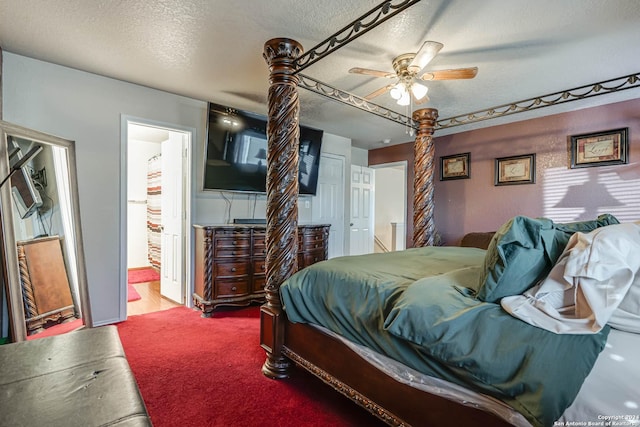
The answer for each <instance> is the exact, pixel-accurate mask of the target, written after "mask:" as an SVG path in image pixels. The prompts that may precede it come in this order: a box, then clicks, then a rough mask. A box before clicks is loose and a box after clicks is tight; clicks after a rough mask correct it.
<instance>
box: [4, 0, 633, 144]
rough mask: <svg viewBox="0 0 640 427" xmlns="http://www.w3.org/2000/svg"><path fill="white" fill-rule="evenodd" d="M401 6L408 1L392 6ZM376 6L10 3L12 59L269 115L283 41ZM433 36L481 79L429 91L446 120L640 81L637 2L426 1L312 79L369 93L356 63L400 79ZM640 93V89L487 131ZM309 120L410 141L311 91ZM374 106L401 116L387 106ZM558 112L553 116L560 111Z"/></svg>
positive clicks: (157, 0) (328, 31) (240, 1)
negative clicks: (403, 64)
mask: <svg viewBox="0 0 640 427" xmlns="http://www.w3.org/2000/svg"><path fill="white" fill-rule="evenodd" d="M393 3H394V4H397V3H399V1H397V0H396V1H394V2H393ZM378 4H380V1H378V0H375V1H374V0H358V1H348V2H346V1H344V0H322V1H317V0H290V1H283V0H271V1H261V0H236V1H225V0H199V1H198V0H126V1H125V0H112V1H86V0H56V1H50V0H2V1H0V46H2V48H3V49H4V50H5V51H8V52H12V53H16V54H19V55H24V56H28V57H32V58H36V59H40V60H44V61H48V62H52V63H56V64H60V65H64V66H68V67H72V68H77V69H80V70H84V71H88V72H92V73H96V74H100V75H103V76H108V77H112V78H115V79H120V80H125V81H129V82H133V83H137V84H141V85H145V86H149V87H152V88H157V89H161V90H164V91H168V92H172V93H176V94H180V95H185V96H188V97H192V98H196V99H201V100H204V101H213V102H216V103H219V104H224V105H229V106H232V107H236V108H240V109H245V110H249V111H253V112H256V113H260V114H265V113H266V98H267V91H268V81H267V79H268V70H267V66H266V64H265V61H264V59H263V58H262V50H263V46H264V42H265V41H266V40H269V39H271V38H274V37H289V38H292V39H294V40H297V41H298V42H300V43H301V44H302V45H303V46H304V47H305V48H306V49H310V48H311V47H313V46H315V45H317V44H318V43H320V42H321V41H323V40H324V39H326V38H327V37H329V36H330V35H332V34H334V33H335V32H336V31H337V30H338V29H340V28H342V27H343V26H345V25H347V24H349V23H351V22H352V21H353V20H354V19H356V18H357V17H359V16H361V15H362V14H364V13H365V12H367V11H368V10H370V9H371V8H373V7H374V6H376V5H378ZM425 40H434V41H439V42H441V43H443V44H444V48H443V49H442V50H441V51H440V53H439V54H438V55H437V56H436V57H435V59H434V60H433V61H431V63H430V64H429V65H428V67H427V68H426V69H427V70H440V69H448V68H458V67H471V66H477V67H478V69H479V71H478V75H477V77H476V78H475V79H472V80H458V81H434V82H429V84H428V86H429V96H430V98H431V101H430V102H429V103H428V104H426V105H424V106H428V107H433V108H437V109H438V110H439V113H440V118H448V117H452V116H455V115H459V114H464V113H468V112H471V111H476V110H481V109H485V108H489V107H492V106H495V105H500V104H504V103H508V102H513V101H519V100H523V99H527V98H531V97H534V96H539V95H544V94H548V93H553V92H557V91H561V90H564V89H569V88H573V87H577V86H582V85H587V84H591V83H595V82H598V81H602V80H607V79H611V78H615V77H620V76H624V75H627V74H633V73H638V72H640V61H639V60H638V58H640V43H638V41H639V40H640V2H639V1H637V0H616V1H610V0H562V1H557V0H537V1H535V2H532V1H530V0H482V1H467V0H422V1H420V2H419V3H417V4H415V5H413V6H411V7H410V8H409V9H407V10H406V11H404V12H402V13H401V14H399V15H398V16H396V17H394V18H392V19H391V20H389V21H387V22H385V23H383V24H381V25H380V26H378V27H377V28H375V29H373V30H372V31H370V32H369V33H367V34H365V35H363V36H362V37H360V38H358V39H357V40H355V41H353V42H351V43H350V44H348V45H346V46H343V47H342V48H340V49H339V50H337V51H335V52H334V53H332V54H331V55H329V56H327V57H326V58H324V59H322V60H321V61H320V62H318V63H317V64H315V65H313V66H311V67H309V68H308V69H307V70H305V71H304V74H306V75H309V76H311V77H314V78H316V79H318V80H320V81H322V82H324V83H327V84H330V85H332V86H334V87H337V88H340V89H343V90H346V91H349V92H352V93H354V94H357V95H360V96H364V95H366V94H368V93H370V92H372V91H373V90H375V89H377V88H379V87H381V86H383V85H386V84H388V81H387V80H385V79H381V78H374V77H367V76H362V75H354V74H349V73H348V72H347V71H348V70H349V68H351V67H355V66H358V67H363V68H373V69H379V70H383V71H387V70H388V71H392V68H391V61H392V59H393V58H394V57H395V56H397V55H398V54H401V53H406V52H415V51H416V50H417V49H418V48H419V46H420V45H421V44H422V42H423V41H425ZM635 97H640V89H632V90H628V91H624V92H620V93H618V94H613V95H605V96H602V97H597V98H592V99H591V100H589V101H585V102H583V101H580V102H577V103H569V104H567V105H566V106H564V107H553V108H551V109H546V110H549V111H543V110H538V111H537V112H536V113H535V114H532V113H527V114H525V115H520V116H518V117H516V116H511V117H509V118H508V119H497V120H496V121H488V122H484V123H481V124H478V125H472V126H465V127H459V128H452V129H449V130H443V131H442V133H441V134H446V133H451V132H457V131H461V130H466V129H470V128H474V127H479V126H488V125H492V124H495V123H500V122H505V121H506V120H514V119H517V118H524V117H533V116H537V115H540V114H546V113H551V112H558V111H560V110H566V109H569V108H577V107H582V106H590V105H597V104H601V103H606V102H613V101H618V100H622V99H628V98H635ZM300 98H301V116H300V120H301V122H302V123H303V124H305V125H308V126H314V127H318V128H321V129H324V130H325V131H327V132H330V133H333V134H337V135H341V136H345V137H348V138H352V139H353V142H354V145H355V146H359V147H362V148H375V147H379V146H381V145H382V142H381V141H382V140H383V139H391V143H392V144H394V143H400V142H405V141H408V140H410V139H412V138H411V137H410V136H408V135H407V134H406V129H404V128H403V126H402V125H399V124H396V123H394V122H391V121H389V120H386V119H383V118H378V117H375V116H371V115H368V114H366V113H363V112H361V111H359V110H357V109H354V108H352V107H349V106H346V105H342V104H340V103H337V102H335V101H332V100H329V99H327V98H325V97H322V96H319V95H317V94H314V93H312V92H309V91H306V90H304V89H301V94H300ZM374 101H375V102H376V103H378V104H380V105H382V106H384V107H386V108H390V109H392V110H394V111H397V112H399V113H402V114H407V110H406V109H405V107H399V106H397V105H396V104H395V103H394V101H393V100H392V99H391V98H390V97H389V96H388V95H383V96H381V97H379V98H376V99H375V100H374ZM554 109H555V110H554Z"/></svg>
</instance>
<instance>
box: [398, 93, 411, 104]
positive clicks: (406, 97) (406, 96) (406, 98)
mask: <svg viewBox="0 0 640 427" xmlns="http://www.w3.org/2000/svg"><path fill="white" fill-rule="evenodd" d="M410 102H411V95H409V92H407V91H406V90H405V91H404V92H402V96H401V97H400V99H398V105H403V106H404V105H409V103H410Z"/></svg>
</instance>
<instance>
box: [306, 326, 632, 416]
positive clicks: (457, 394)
mask: <svg viewBox="0 0 640 427" xmlns="http://www.w3.org/2000/svg"><path fill="white" fill-rule="evenodd" d="M313 326H315V327H317V328H318V329H320V330H322V331H323V332H324V333H326V334H328V335H331V336H333V337H335V338H337V339H339V340H340V341H342V342H343V343H345V344H346V345H347V346H349V347H350V348H351V349H352V350H353V351H355V352H356V353H358V354H359V355H360V356H361V357H362V358H364V359H365V360H367V361H368V362H369V363H371V364H372V365H374V366H376V367H377V368H378V369H380V370H381V371H383V372H385V373H386V374H387V375H389V376H391V377H393V378H395V379H396V380H397V381H399V382H401V383H404V384H408V385H410V386H412V387H415V388H418V389H420V390H424V391H427V392H430V393H434V394H438V395H440V396H443V397H445V398H447V399H450V400H453V401H455V402H458V403H460V404H462V405H466V406H472V407H476V408H479V409H483V410H485V411H487V412H490V413H493V414H495V415H497V416H499V417H501V418H502V419H504V420H506V421H508V422H509V423H511V424H512V425H514V426H518V427H531V424H530V423H529V421H527V419H526V418H525V417H524V416H522V414H520V413H519V412H517V411H515V410H514V409H512V408H511V407H510V406H508V405H506V404H505V403H503V402H501V401H500V400H498V399H495V398H493V397H490V396H487V395H484V394H481V393H477V392H474V391H472V390H469V389H466V388H464V387H461V386H458V385H457V384H453V383H451V382H449V381H445V380H442V379H439V378H435V377H431V376H429V375H425V374H422V373H420V372H418V371H416V370H414V369H411V368H409V367H407V366H405V365H403V364H401V363H398V362H396V361H395V360H393V359H390V358H388V357H387V356H384V355H382V354H380V353H377V352H375V351H373V350H371V349H369V348H366V347H364V346H362V345H359V344H355V343H353V342H351V341H349V340H347V339H345V338H343V337H341V336H340V335H338V334H336V333H334V332H332V331H330V330H328V329H326V328H323V327H321V326H317V325H313ZM566 357H571V355H566ZM589 422H591V423H592V424H589ZM601 422H602V424H601V425H603V426H607V425H609V426H612V425H620V426H640V334H633V333H629V332H623V331H620V330H616V329H611V332H610V333H609V337H608V339H607V344H606V347H605V349H604V350H603V351H602V353H600V355H599V356H598V359H597V360H596V363H595V365H594V367H593V369H592V371H591V372H590V373H589V375H588V376H587V378H586V379H585V382H584V384H583V385H582V388H581V389H580V392H579V393H578V396H577V397H576V400H575V401H574V402H573V404H572V405H571V406H570V407H569V408H567V410H566V411H565V413H564V414H563V415H562V417H560V419H559V420H558V421H556V423H555V426H571V425H585V426H586V425H597V424H594V423H601ZM607 422H609V424H607Z"/></svg>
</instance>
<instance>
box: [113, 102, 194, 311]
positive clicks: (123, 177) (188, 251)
mask: <svg viewBox="0 0 640 427" xmlns="http://www.w3.org/2000/svg"><path fill="white" fill-rule="evenodd" d="M129 124H135V125H141V126H147V127H155V128H161V129H166V130H168V131H173V132H181V133H185V134H187V135H188V137H189V141H188V143H187V144H185V149H186V156H185V157H186V164H185V169H184V171H185V173H183V175H182V185H183V188H184V194H183V205H182V210H183V213H184V215H183V219H182V227H183V230H182V231H183V235H184V239H185V241H184V251H183V260H182V262H183V266H184V286H185V289H184V295H185V303H184V305H185V306H186V307H192V306H193V301H192V299H191V298H190V295H191V294H192V293H193V286H192V279H191V278H192V275H193V266H192V262H191V261H190V260H191V259H192V251H193V249H192V248H193V245H192V242H193V238H192V235H193V233H192V216H191V213H192V212H193V207H194V206H193V203H194V199H193V188H192V187H193V186H192V176H191V175H192V173H191V171H192V170H193V156H192V152H193V149H194V143H195V139H196V129H195V128H193V127H189V126H182V125H178V124H175V123H167V122H161V121H157V120H150V119H145V118H141V117H135V116H129V115H124V114H123V115H122V116H121V120H120V236H119V240H120V263H119V264H120V280H119V284H120V306H119V313H118V314H119V316H118V320H119V321H124V320H126V318H127V282H128V280H127V190H128V189H127V165H128V147H129Z"/></svg>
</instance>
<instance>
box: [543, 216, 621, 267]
mask: <svg viewBox="0 0 640 427" xmlns="http://www.w3.org/2000/svg"><path fill="white" fill-rule="evenodd" d="M614 224H620V221H618V219H617V218H616V217H615V216H613V215H611V214H602V215H599V216H598V218H596V219H595V220H593V221H578V222H567V223H564V224H562V223H558V224H555V229H556V241H557V242H558V244H559V245H562V251H564V248H565V247H566V246H567V243H568V242H569V238H570V237H571V235H573V233H575V232H577V231H579V232H581V233H588V232H590V231H593V230H595V229H596V228H600V227H605V226H607V225H614ZM556 260H557V258H556Z"/></svg>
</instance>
